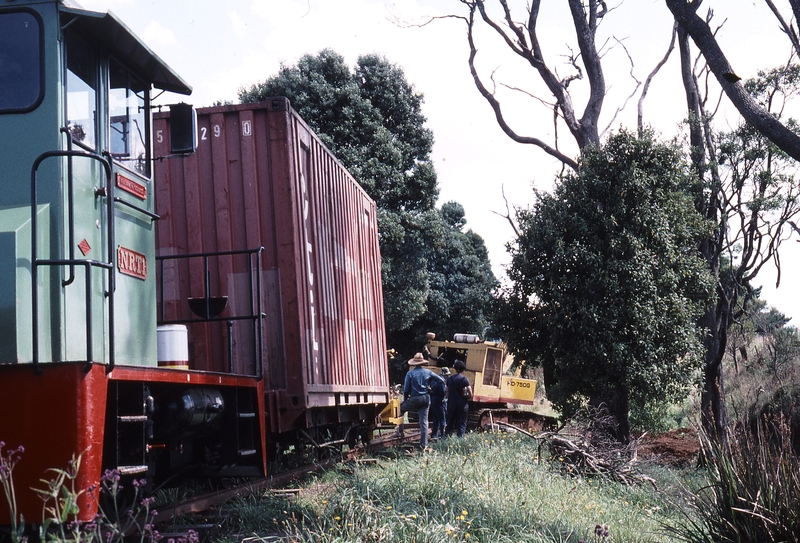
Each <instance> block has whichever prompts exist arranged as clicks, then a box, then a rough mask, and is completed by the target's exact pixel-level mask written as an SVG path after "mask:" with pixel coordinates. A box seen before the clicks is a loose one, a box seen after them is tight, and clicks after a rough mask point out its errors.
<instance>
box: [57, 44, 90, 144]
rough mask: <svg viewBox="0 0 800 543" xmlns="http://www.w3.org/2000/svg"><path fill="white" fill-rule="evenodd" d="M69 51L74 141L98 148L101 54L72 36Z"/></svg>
mask: <svg viewBox="0 0 800 543" xmlns="http://www.w3.org/2000/svg"><path fill="white" fill-rule="evenodd" d="M65 39H66V48H67V128H68V129H69V133H70V135H71V136H72V141H74V142H75V143H78V144H79V145H81V146H82V147H85V148H87V149H89V150H95V149H96V148H97V136H96V134H97V54H96V53H95V51H94V49H93V48H92V47H90V46H89V44H88V43H86V41H84V40H83V39H82V38H81V37H79V36H77V35H76V34H74V33H72V32H70V33H68V34H67V35H66V37H65Z"/></svg>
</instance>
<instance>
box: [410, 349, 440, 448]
mask: <svg viewBox="0 0 800 543" xmlns="http://www.w3.org/2000/svg"><path fill="white" fill-rule="evenodd" d="M426 363H427V361H426V360H425V357H424V356H423V355H422V353H417V354H415V355H414V358H412V359H410V360H409V361H408V365H409V366H411V369H410V370H408V373H406V378H405V381H404V382H403V398H404V401H403V403H401V404H400V415H401V416H402V415H404V414H405V413H406V412H408V411H416V412H417V414H418V415H419V447H420V449H422V450H425V448H426V447H427V446H428V409H429V407H430V405H431V396H430V393H429V392H428V384H429V383H430V382H431V381H441V382H442V383H444V379H443V378H442V377H440V376H439V375H437V374H435V373H434V372H432V371H431V370H429V369H427V368H423V367H422V366H423V365H424V364H426ZM401 428H402V426H401ZM401 433H402V430H401Z"/></svg>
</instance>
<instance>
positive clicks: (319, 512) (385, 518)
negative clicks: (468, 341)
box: [234, 434, 679, 543]
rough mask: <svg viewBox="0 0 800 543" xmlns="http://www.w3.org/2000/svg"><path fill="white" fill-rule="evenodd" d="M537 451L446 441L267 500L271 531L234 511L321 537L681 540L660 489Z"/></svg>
mask: <svg viewBox="0 0 800 543" xmlns="http://www.w3.org/2000/svg"><path fill="white" fill-rule="evenodd" d="M537 456H538V450H537V447H536V442H534V441H532V440H530V439H529V438H526V437H522V436H519V435H514V434H470V435H468V436H467V437H466V438H464V439H448V440H444V441H440V442H438V443H436V444H434V445H433V446H432V447H430V448H429V451H427V452H425V453H414V454H411V455H407V454H403V453H398V455H397V457H396V458H383V459H382V460H380V461H379V462H378V464H377V465H375V466H366V467H365V466H360V465H357V464H353V465H349V466H346V467H343V468H339V469H338V470H336V471H334V472H331V473H329V474H327V475H326V476H325V477H324V478H323V479H321V480H320V481H319V484H318V485H317V486H316V487H314V488H315V490H306V491H305V492H303V493H302V494H301V496H300V497H299V498H298V499H297V500H296V501H294V502H293V503H286V502H283V501H280V500H278V499H277V498H275V499H273V501H272V502H271V504H270V505H269V506H264V505H262V506H261V507H267V509H266V510H268V511H269V513H267V514H268V515H273V517H272V519H270V520H271V521H272V523H273V526H274V529H273V530H264V528H265V526H264V524H263V520H264V515H261V516H259V515H253V514H252V513H245V512H242V513H240V514H237V518H238V519H244V518H246V517H253V516H255V517H256V518H259V519H260V521H259V523H257V524H255V525H252V526H247V525H245V524H244V523H239V525H238V526H237V527H236V528H235V529H234V531H235V532H237V534H238V537H242V536H244V535H245V534H247V533H251V534H253V535H252V537H253V539H260V540H262V541H269V540H271V539H269V538H270V537H271V536H275V534H283V535H286V534H291V536H292V537H293V540H294V541H298V542H312V541H313V542H316V543H322V542H345V541H348V542H349V541H364V542H371V541H382V542H403V543H408V542H412V541H413V542H420V543H421V542H454V541H460V542H467V541H468V542H473V541H482V542H498V543H504V542H515V543H528V542H536V543H544V542H547V543H550V542H559V543H578V542H579V541H587V542H588V541H592V542H594V541H597V542H600V541H602V542H609V543H610V542H623V541H624V542H628V543H637V542H642V543H644V542H650V543H652V542H661V543H668V542H670V541H675V540H674V539H671V538H670V536H668V535H666V534H665V533H664V531H663V529H662V526H663V525H664V524H669V523H671V522H672V519H674V518H678V517H679V513H678V512H677V510H676V509H675V507H674V506H673V505H671V504H670V503H671V502H670V501H669V500H668V499H666V497H665V496H664V494H663V493H661V492H657V491H655V490H654V489H653V488H652V487H626V486H623V485H620V484H618V483H613V482H609V481H606V480H603V479H595V480H589V479H583V478H575V477H572V476H569V475H567V474H563V473H561V471H560V470H559V468H558V466H559V464H558V462H557V459H555V460H554V462H553V464H550V463H549V462H542V463H539V462H538V461H537ZM276 500H277V501H276ZM267 501H269V500H267ZM242 506H243V507H244V508H249V507H251V506H252V504H247V503H243V504H242ZM259 524H260V525H259ZM597 526H600V527H601V530H600V531H599V533H598V531H597Z"/></svg>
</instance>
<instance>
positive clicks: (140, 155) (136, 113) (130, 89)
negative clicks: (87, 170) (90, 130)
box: [108, 60, 150, 177]
mask: <svg viewBox="0 0 800 543" xmlns="http://www.w3.org/2000/svg"><path fill="white" fill-rule="evenodd" d="M109 79H110V82H111V91H110V94H109V106H108V107H109V115H110V137H111V155H112V156H113V157H114V159H115V160H116V161H117V162H119V163H120V164H122V165H123V166H125V167H126V168H128V169H130V170H132V171H135V172H137V173H139V174H141V175H143V176H145V177H149V175H150V161H149V154H150V145H149V144H148V138H147V136H148V126H147V124H146V123H147V107H146V106H147V98H148V92H149V86H148V85H146V84H144V83H143V82H142V81H140V80H139V79H137V78H136V77H134V76H133V75H132V74H131V73H130V72H129V71H127V70H126V69H125V68H123V67H122V66H121V65H119V64H118V63H117V62H115V61H113V60H112V61H111V66H110V78H109Z"/></svg>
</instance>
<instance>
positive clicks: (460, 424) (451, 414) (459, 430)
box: [447, 360, 472, 437]
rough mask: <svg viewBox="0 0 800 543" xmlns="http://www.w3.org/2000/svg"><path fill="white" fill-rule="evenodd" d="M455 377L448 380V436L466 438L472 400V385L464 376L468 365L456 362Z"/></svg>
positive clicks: (454, 366)
mask: <svg viewBox="0 0 800 543" xmlns="http://www.w3.org/2000/svg"><path fill="white" fill-rule="evenodd" d="M453 369H455V370H456V374H455V375H451V376H450V377H448V378H447V435H448V436H449V435H453V434H456V435H457V436H458V437H464V434H465V433H466V432H467V417H468V415H469V403H468V402H469V400H470V399H471V398H472V385H471V384H470V382H469V379H467V376H466V375H464V370H465V369H467V366H466V364H464V362H463V361H461V360H456V361H455V363H454V364H453Z"/></svg>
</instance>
